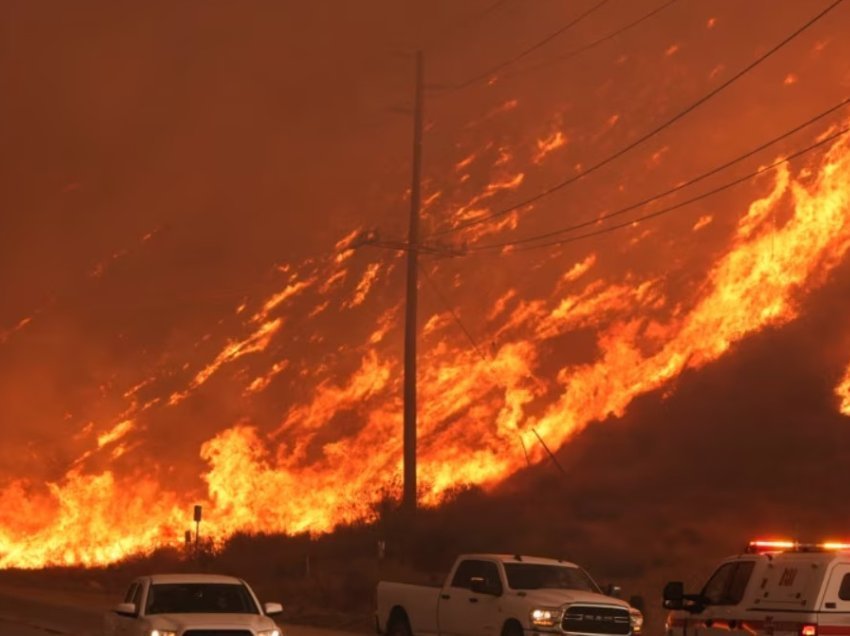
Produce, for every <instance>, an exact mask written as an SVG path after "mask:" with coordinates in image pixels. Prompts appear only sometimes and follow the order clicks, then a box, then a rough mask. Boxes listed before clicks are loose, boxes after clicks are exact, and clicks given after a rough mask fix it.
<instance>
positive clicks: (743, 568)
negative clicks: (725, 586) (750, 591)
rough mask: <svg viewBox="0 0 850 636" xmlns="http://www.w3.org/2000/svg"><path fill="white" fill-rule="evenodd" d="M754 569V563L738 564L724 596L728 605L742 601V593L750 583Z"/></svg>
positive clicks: (744, 562)
mask: <svg viewBox="0 0 850 636" xmlns="http://www.w3.org/2000/svg"><path fill="white" fill-rule="evenodd" d="M755 567H756V564H755V561H739V562H738V565H737V567H736V568H735V574H733V575H732V581H731V582H730V583H729V591H728V593H727V594H726V601H727V604H728V605H737V604H738V603H740V602H741V601H742V600H744V592H745V591H746V590H747V584H748V583H749V582H750V577H751V576H752V574H753V569H754V568H755Z"/></svg>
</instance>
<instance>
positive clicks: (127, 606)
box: [112, 603, 137, 618]
mask: <svg viewBox="0 0 850 636" xmlns="http://www.w3.org/2000/svg"><path fill="white" fill-rule="evenodd" d="M112 611H113V612H115V613H116V614H118V615H119V616H126V617H128V618H136V614H137V610H136V604H135V603H118V605H116V606H115V607H113V608H112Z"/></svg>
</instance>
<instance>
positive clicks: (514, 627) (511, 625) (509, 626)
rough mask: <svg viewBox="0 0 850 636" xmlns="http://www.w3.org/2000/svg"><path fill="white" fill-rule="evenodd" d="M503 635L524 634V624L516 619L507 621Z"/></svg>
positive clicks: (520, 635) (521, 635)
mask: <svg viewBox="0 0 850 636" xmlns="http://www.w3.org/2000/svg"><path fill="white" fill-rule="evenodd" d="M502 636H523V634H522V625H520V624H519V623H518V622H517V621H516V620H515V619H510V620H508V621H505V624H504V626H503V627H502Z"/></svg>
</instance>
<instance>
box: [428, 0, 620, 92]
mask: <svg viewBox="0 0 850 636" xmlns="http://www.w3.org/2000/svg"><path fill="white" fill-rule="evenodd" d="M608 2H610V0H599V2H597V3H596V4H594V5H593V6H591V7H590V8H589V9H587V10H586V11H584V12H582V13H580V14H578V15H577V16H576V17H575V18H573V19H572V20H570V21H569V22H567V23H566V24H565V25H563V26H562V27H560V28H559V29H557V30H556V31H554V32H552V33H550V34H549V35H547V36H546V37H544V38H543V39H541V40H538V41H537V42H535V43H534V44H532V45H531V46H529V47H528V48H526V49H523V50H522V51H520V52H519V53H517V54H516V55H514V56H513V57H511V58H508V59H507V60H505V61H503V62H500V63H499V64H496V65H495V66H492V67H490V68H489V69H487V70H486V71H484V72H482V73H479V74H478V75H473V76H472V77H470V78H468V79H467V80H465V81H463V82H459V83H455V84H443V85H435V86H433V88H439V89H442V90H458V89H462V88H466V87H467V86H471V85H472V84H475V83H477V82H480V81H482V80H485V79H487V78H488V77H491V76H492V75H493V74H495V73H498V72H499V71H501V70H502V69H503V68H506V67H508V66H510V65H511V64H515V63H516V62H518V61H520V60H521V59H523V58H524V57H526V56H528V55H530V54H531V53H533V52H534V51H536V50H537V49H539V48H541V47H542V46H544V45H546V44H548V43H549V42H551V41H552V40H554V39H555V38H557V37H558V36H559V35H562V34H563V33H565V32H567V31H568V30H570V29H571V28H573V27H574V26H575V25H577V24H578V23H579V22H581V21H582V20H584V19H585V18H587V17H588V16H590V15H591V14H593V13H595V12H596V11H597V10H599V9H601V8H602V7H603V6H605V5H606V4H608Z"/></svg>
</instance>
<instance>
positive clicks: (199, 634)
mask: <svg viewBox="0 0 850 636" xmlns="http://www.w3.org/2000/svg"><path fill="white" fill-rule="evenodd" d="M183 636H254V632H252V631H250V630H247V629H188V630H186V631H185V632H183Z"/></svg>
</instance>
